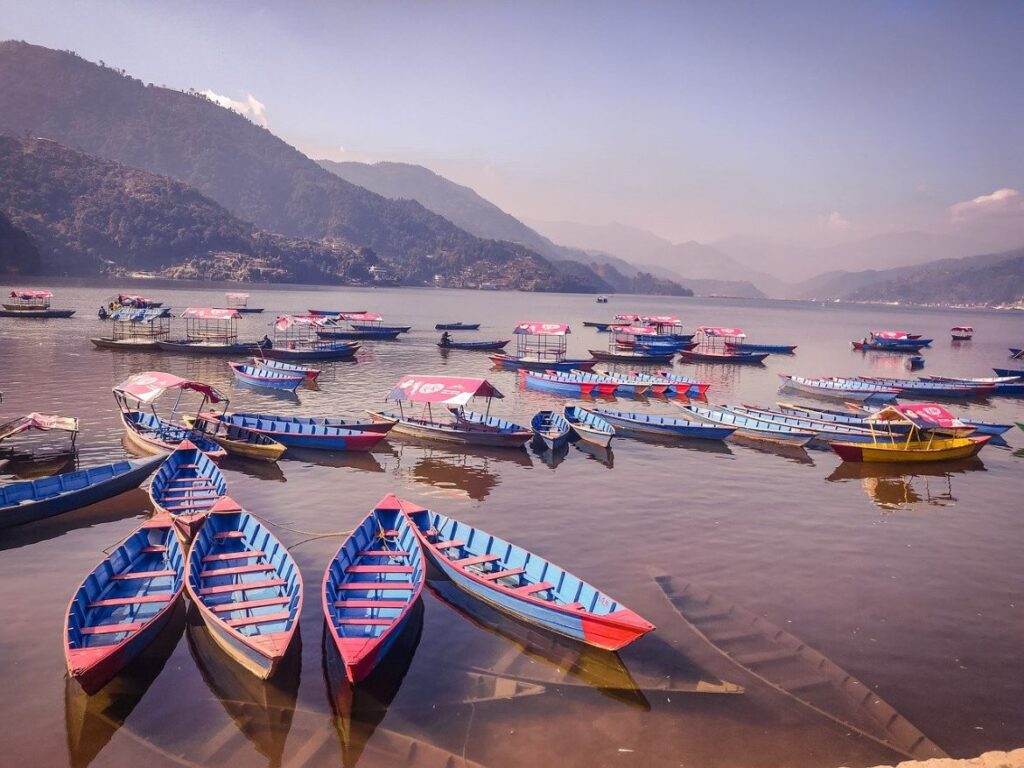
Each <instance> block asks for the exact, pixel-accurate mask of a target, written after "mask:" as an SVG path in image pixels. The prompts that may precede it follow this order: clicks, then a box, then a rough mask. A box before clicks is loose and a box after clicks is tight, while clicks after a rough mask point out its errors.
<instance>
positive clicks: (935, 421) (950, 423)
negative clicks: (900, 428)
mask: <svg viewBox="0 0 1024 768" xmlns="http://www.w3.org/2000/svg"><path fill="white" fill-rule="evenodd" d="M870 420H871V421H909V422H910V423H912V424H914V425H915V426H916V427H918V428H919V429H956V428H962V427H966V426H967V425H966V424H964V422H962V421H960V419H958V418H957V417H956V416H954V415H953V414H952V413H950V412H949V411H947V410H946V409H945V408H943V407H942V406H941V405H939V404H938V403H904V404H902V405H890V406H887V407H885V408H883V409H882V410H880V411H879V412H878V413H876V414H874V415H872V416H871V417H870Z"/></svg>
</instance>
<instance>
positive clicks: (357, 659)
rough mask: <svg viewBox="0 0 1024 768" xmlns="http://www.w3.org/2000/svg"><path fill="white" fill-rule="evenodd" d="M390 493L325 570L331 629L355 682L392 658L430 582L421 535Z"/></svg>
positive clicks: (325, 607)
mask: <svg viewBox="0 0 1024 768" xmlns="http://www.w3.org/2000/svg"><path fill="white" fill-rule="evenodd" d="M406 506H407V507H408V509H409V510H410V511H415V510H417V509H419V508H418V507H415V506H413V505H409V504H408V503H407V502H404V501H402V500H400V499H398V498H397V497H396V496H394V495H393V494H390V495H388V496H386V497H384V498H383V499H381V500H380V501H379V502H378V503H377V506H376V507H374V509H373V510H372V511H371V512H370V514H368V515H367V516H366V517H365V518H364V519H363V521H362V522H361V523H360V524H359V525H357V526H356V527H355V529H354V530H353V531H352V533H350V534H349V535H348V537H347V538H346V539H345V540H344V541H343V542H342V544H341V547H340V548H339V549H338V551H337V553H335V555H334V557H333V558H331V562H330V563H329V564H328V566H327V569H326V570H325V571H324V580H323V592H322V602H323V611H324V619H325V621H326V623H327V634H328V635H329V636H330V638H331V640H332V641H333V645H334V647H335V648H336V649H337V651H338V654H339V656H340V657H341V660H342V662H343V664H344V667H345V676H346V677H347V678H348V681H349V682H350V683H353V684H354V683H358V682H360V681H361V680H363V679H364V678H365V677H367V675H369V674H370V673H371V672H372V671H373V670H374V669H375V668H376V667H378V666H379V665H381V664H382V663H383V662H384V661H385V659H386V658H387V654H388V652H389V651H390V650H392V648H393V647H394V646H395V641H396V640H397V639H398V638H399V637H400V635H401V634H402V628H403V627H404V626H405V625H406V623H407V622H408V621H409V618H410V616H411V614H412V609H413V607H414V606H415V605H416V603H417V602H418V601H419V599H420V595H421V593H422V592H423V585H424V584H425V583H426V563H425V562H424V561H423V550H422V548H421V547H420V542H419V539H418V538H417V536H416V534H415V532H414V531H413V529H412V525H411V524H410V522H409V519H408V518H407V517H406V516H405V514H403V512H402V509H403V507H406Z"/></svg>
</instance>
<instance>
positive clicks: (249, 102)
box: [203, 88, 267, 128]
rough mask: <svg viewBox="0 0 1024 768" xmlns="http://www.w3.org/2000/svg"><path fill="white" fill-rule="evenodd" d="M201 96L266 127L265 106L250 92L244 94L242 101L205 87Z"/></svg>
mask: <svg viewBox="0 0 1024 768" xmlns="http://www.w3.org/2000/svg"><path fill="white" fill-rule="evenodd" d="M203 96H205V97H206V98H208V99H209V100H210V101H212V102H214V103H215V104H218V105H220V106H222V107H224V109H230V110H233V111H235V112H237V113H238V114H240V115H242V116H244V117H247V118H249V119H250V120H252V121H253V122H254V123H256V125H262V126H263V127H264V128H266V127H267V107H266V105H265V104H264V103H263V102H262V101H260V100H259V99H257V98H256V97H255V96H253V95H252V94H251V93H247V94H245V99H244V100H243V101H236V100H235V99H232V98H231V97H230V96H222V95H221V94H219V93H214V92H213V91H211V90H210V89H209V88H207V89H206V90H205V91H203Z"/></svg>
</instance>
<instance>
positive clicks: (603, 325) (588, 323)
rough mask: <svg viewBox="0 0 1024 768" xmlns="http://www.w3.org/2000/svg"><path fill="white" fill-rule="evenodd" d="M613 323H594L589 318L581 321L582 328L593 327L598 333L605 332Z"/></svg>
mask: <svg viewBox="0 0 1024 768" xmlns="http://www.w3.org/2000/svg"><path fill="white" fill-rule="evenodd" d="M613 325H615V323H596V322H593V321H590V320H584V321H583V327H584V328H594V329H596V330H597V332H598V333H607V332H608V329H609V328H611V327H612V326H613Z"/></svg>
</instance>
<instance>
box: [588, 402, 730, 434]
mask: <svg viewBox="0 0 1024 768" xmlns="http://www.w3.org/2000/svg"><path fill="white" fill-rule="evenodd" d="M580 410H587V409H583V408H581V409H580ZM593 412H594V413H596V414H597V415H598V416H600V417H601V418H602V419H604V420H605V421H607V422H608V423H609V424H611V425H612V426H613V427H615V430H616V433H620V432H621V433H622V434H625V435H629V434H640V435H650V436H655V437H686V438H696V439H701V440H725V438H727V437H729V436H730V435H731V434H732V433H733V432H735V431H736V428H735V427H723V426H716V425H713V424H707V423H705V422H702V421H696V420H692V419H681V418H678V417H675V416H665V415H663V414H648V413H629V412H627V411H615V410H612V409H610V408H594V409H593Z"/></svg>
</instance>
